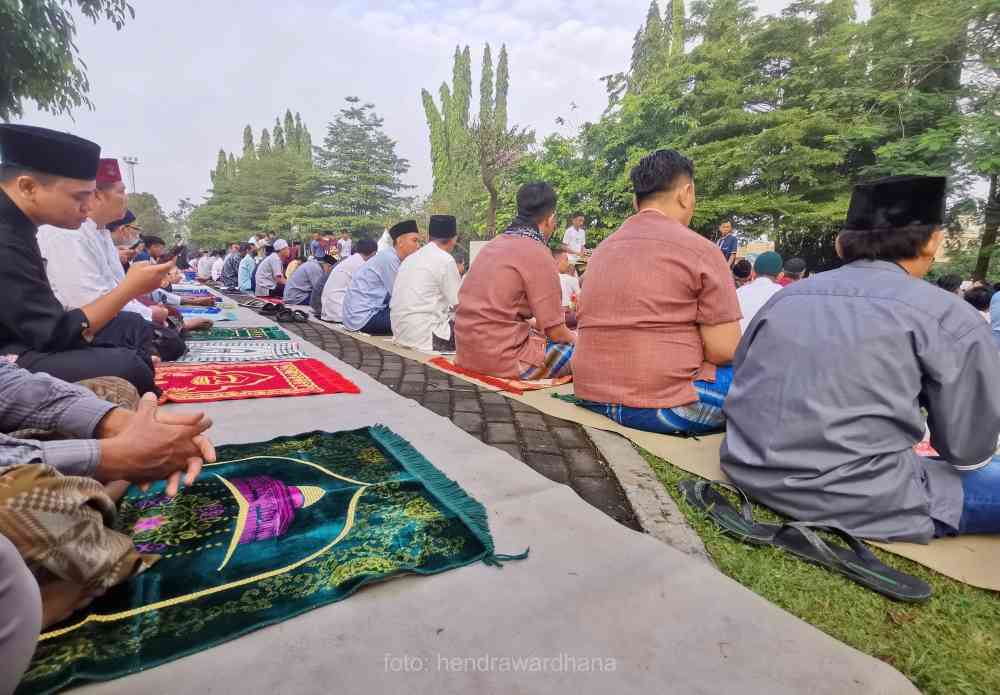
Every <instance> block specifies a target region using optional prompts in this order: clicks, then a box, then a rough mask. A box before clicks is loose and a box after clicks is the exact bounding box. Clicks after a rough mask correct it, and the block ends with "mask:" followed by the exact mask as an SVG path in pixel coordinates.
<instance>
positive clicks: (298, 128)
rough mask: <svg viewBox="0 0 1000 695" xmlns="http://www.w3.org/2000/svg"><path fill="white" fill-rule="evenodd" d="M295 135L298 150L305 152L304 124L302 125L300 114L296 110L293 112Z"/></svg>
mask: <svg viewBox="0 0 1000 695" xmlns="http://www.w3.org/2000/svg"><path fill="white" fill-rule="evenodd" d="M295 137H296V138H297V142H298V145H299V152H300V153H303V154H305V153H306V152H308V150H307V148H306V146H305V144H306V143H305V126H304V125H302V114H300V113H299V112H298V111H296V112H295Z"/></svg>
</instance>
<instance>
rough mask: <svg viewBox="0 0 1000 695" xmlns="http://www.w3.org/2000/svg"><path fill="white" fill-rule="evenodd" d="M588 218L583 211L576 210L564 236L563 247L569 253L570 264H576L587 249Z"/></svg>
mask: <svg viewBox="0 0 1000 695" xmlns="http://www.w3.org/2000/svg"><path fill="white" fill-rule="evenodd" d="M585 222H586V218H585V217H584V216H583V213H582V212H574V213H573V217H572V219H571V223H570V226H569V227H567V228H566V230H565V231H564V232H563V236H562V248H563V249H564V250H565V251H566V252H567V253H568V254H569V258H568V260H569V264H570V265H571V266H575V265H576V264H577V263H578V262H579V261H580V257H581V256H583V255H584V252H585V251H586V250H587V230H586V229H584V226H583V225H584V224H585Z"/></svg>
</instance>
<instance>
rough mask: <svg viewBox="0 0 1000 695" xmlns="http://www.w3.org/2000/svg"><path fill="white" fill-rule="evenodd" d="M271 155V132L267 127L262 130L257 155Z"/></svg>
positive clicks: (260, 156) (262, 156)
mask: <svg viewBox="0 0 1000 695" xmlns="http://www.w3.org/2000/svg"><path fill="white" fill-rule="evenodd" d="M270 155H271V134H270V133H268V132H267V128H264V130H262V131H260V143H258V145H257V157H258V158H260V159H264V158H265V157H268V156H270Z"/></svg>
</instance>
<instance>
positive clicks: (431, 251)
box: [389, 241, 462, 352]
mask: <svg viewBox="0 0 1000 695" xmlns="http://www.w3.org/2000/svg"><path fill="white" fill-rule="evenodd" d="M461 284H462V277H461V276H460V275H459V274H458V266H457V265H456V264H455V258H454V257H453V256H452V255H451V254H450V253H448V252H447V251H445V250H443V249H442V248H441V247H440V246H438V245H437V244H435V243H434V242H433V241H432V242H430V243H428V244H427V245H426V246H424V247H423V248H422V249H420V250H419V251H417V252H416V253H414V254H411V255H410V256H408V257H407V258H406V260H404V261H403V264H402V265H401V266H400V267H399V272H398V273H397V274H396V283H395V285H393V288H392V298H391V299H390V300H389V318H390V320H391V321H392V335H393V342H394V343H397V344H399V345H402V346H403V347H409V348H414V349H415V350H426V351H428V352H429V351H431V350H433V349H434V340H433V338H432V337H431V336H432V335H436V336H437V337H438V338H441V339H442V340H448V339H450V338H451V326H450V324H449V322H450V321H451V319H452V318H453V309H454V308H455V307H456V306H458V288H459V286H460V285H461Z"/></svg>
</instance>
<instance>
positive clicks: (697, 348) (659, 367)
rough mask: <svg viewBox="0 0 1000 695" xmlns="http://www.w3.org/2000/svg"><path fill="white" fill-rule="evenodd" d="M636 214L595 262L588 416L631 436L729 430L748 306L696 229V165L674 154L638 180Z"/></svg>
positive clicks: (583, 331)
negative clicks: (735, 363)
mask: <svg viewBox="0 0 1000 695" xmlns="http://www.w3.org/2000/svg"><path fill="white" fill-rule="evenodd" d="M630 178H631V180H632V188H633V191H634V194H635V207H636V210H638V212H637V213H636V214H635V215H633V216H632V217H630V218H628V219H627V220H625V222H623V223H622V226H621V227H620V228H619V229H618V231H616V232H615V233H614V234H612V235H611V236H609V237H608V238H607V239H605V240H604V241H603V242H602V243H601V245H600V246H599V247H598V248H597V249H596V250H595V251H594V253H593V255H592V256H591V260H590V264H589V268H588V270H587V276H586V285H585V291H584V292H583V295H582V296H581V298H580V309H579V312H578V317H577V321H578V325H579V334H580V338H579V341H578V342H577V351H576V357H575V358H574V365H573V372H574V374H575V377H574V378H575V381H576V389H575V391H576V395H577V397H578V398H580V399H582V400H583V401H585V407H587V408H589V409H590V410H593V411H594V412H597V413H600V414H602V415H605V416H607V417H609V418H612V419H613V420H615V421H617V422H619V423H620V424H623V425H625V426H627V427H634V428H636V429H641V430H647V431H650V432H662V433H668V434H670V433H679V432H682V433H689V434H699V433H704V432H708V431H712V430H715V429H718V428H720V427H722V426H723V423H724V421H725V420H724V417H723V414H722V404H723V401H724V399H725V397H726V393H727V392H728V391H729V385H730V383H731V382H732V374H733V372H732V367H730V366H729V364H730V362H731V361H732V359H733V354H734V353H735V352H736V346H737V345H738V344H739V341H740V323H739V321H740V317H741V314H740V307H739V302H738V301H737V299H736V287H735V286H734V284H733V278H732V273H731V271H730V268H729V265H728V263H727V262H726V260H725V258H724V256H723V255H722V254H721V253H719V249H718V248H717V247H716V246H715V244H713V243H712V242H711V241H709V240H708V239H705V238H704V237H702V236H701V235H699V234H697V233H696V232H693V231H691V229H689V228H688V226H687V225H688V224H689V223H690V221H691V217H692V216H693V215H694V207H695V190H694V165H693V164H692V163H691V160H689V159H688V158H687V157H684V156H683V155H681V154H680V153H678V152H675V151H674V150H657V151H656V152H653V153H652V154H649V155H647V156H646V157H643V158H642V160H640V161H639V163H638V164H637V165H636V166H635V167H634V168H633V169H632V172H631V174H630Z"/></svg>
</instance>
